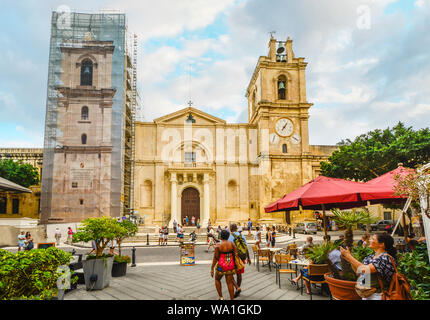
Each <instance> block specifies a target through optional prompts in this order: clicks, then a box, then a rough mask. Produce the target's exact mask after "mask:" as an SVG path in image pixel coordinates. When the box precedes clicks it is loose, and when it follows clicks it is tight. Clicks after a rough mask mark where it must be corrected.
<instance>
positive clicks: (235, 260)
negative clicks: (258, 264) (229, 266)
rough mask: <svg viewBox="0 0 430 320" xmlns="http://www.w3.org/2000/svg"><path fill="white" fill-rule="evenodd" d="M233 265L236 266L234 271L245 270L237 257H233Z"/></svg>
mask: <svg viewBox="0 0 430 320" xmlns="http://www.w3.org/2000/svg"><path fill="white" fill-rule="evenodd" d="M234 263H235V264H236V270H237V271H239V270H242V269H243V268H245V264H244V263H243V261H242V259H241V258H239V256H235V257H234Z"/></svg>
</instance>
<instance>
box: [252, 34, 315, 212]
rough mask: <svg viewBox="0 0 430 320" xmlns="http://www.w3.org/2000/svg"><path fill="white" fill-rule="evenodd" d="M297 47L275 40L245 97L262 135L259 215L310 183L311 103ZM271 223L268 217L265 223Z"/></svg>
mask: <svg viewBox="0 0 430 320" xmlns="http://www.w3.org/2000/svg"><path fill="white" fill-rule="evenodd" d="M292 44H293V41H292V40H291V39H290V38H289V37H288V38H287V40H286V41H277V40H276V39H275V38H274V37H273V36H271V38H270V41H269V53H268V55H267V56H261V57H260V58H259V60H258V63H257V66H256V68H255V70H254V73H253V75H252V78H251V81H250V83H249V85H248V88H247V91H246V97H247V99H248V121H249V124H250V125H255V126H256V128H257V130H258V132H259V134H258V147H257V149H258V155H259V156H258V164H259V173H258V178H257V179H258V180H259V183H258V185H259V186H260V187H259V198H260V204H259V211H260V217H261V218H262V219H263V220H264V218H265V217H266V215H265V213H264V206H265V205H267V203H271V202H272V201H275V200H277V199H279V198H280V197H282V196H283V195H285V194H286V193H288V192H291V191H292V190H294V189H295V188H297V187H299V186H301V185H303V184H304V183H306V182H308V181H310V180H311V179H312V176H313V172H312V159H311V158H312V157H311V152H310V147H309V133H308V119H309V112H308V111H309V108H310V107H311V106H312V103H309V102H308V101H307V98H306V80H305V70H306V66H307V62H304V58H296V57H295V56H294V52H293V46H292ZM266 218H268V216H267V217H266Z"/></svg>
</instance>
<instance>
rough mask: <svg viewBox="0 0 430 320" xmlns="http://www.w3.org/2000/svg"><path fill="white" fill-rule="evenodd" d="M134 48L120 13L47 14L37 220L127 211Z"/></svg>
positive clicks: (69, 219)
mask: <svg viewBox="0 0 430 320" xmlns="http://www.w3.org/2000/svg"><path fill="white" fill-rule="evenodd" d="M130 48H132V46H130V43H128V37H127V26H126V19H125V15H124V14H83V13H58V12H53V14H52V25H51V47H50V55H49V71H48V72H49V74H48V96H47V107H46V121H45V143H44V153H43V166H44V170H43V174H42V198H41V223H42V224H46V223H62V222H77V221H81V220H83V219H85V218H88V217H99V216H121V215H122V214H123V213H128V210H129V209H130V200H131V199H130V190H131V186H132V179H131V167H132V146H133V141H132V138H133V136H134V135H133V130H132V129H133V128H132V126H133V116H134V114H133V108H134V101H133V96H134V95H133V88H135V86H134V84H133V73H134V72H135V65H133V63H132V57H131V55H132V49H130Z"/></svg>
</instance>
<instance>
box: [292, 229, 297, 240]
mask: <svg viewBox="0 0 430 320" xmlns="http://www.w3.org/2000/svg"><path fill="white" fill-rule="evenodd" d="M295 238H296V230H294V229H293V239H295Z"/></svg>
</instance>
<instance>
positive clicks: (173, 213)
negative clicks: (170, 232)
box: [169, 173, 179, 228]
mask: <svg viewBox="0 0 430 320" xmlns="http://www.w3.org/2000/svg"><path fill="white" fill-rule="evenodd" d="M170 182H171V183H172V189H171V194H170V199H171V200H170V208H171V209H170V222H169V228H173V220H175V219H176V222H178V223H179V219H178V217H177V215H178V195H177V193H178V192H177V182H178V181H177V180H176V173H172V174H171V177H170Z"/></svg>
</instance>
